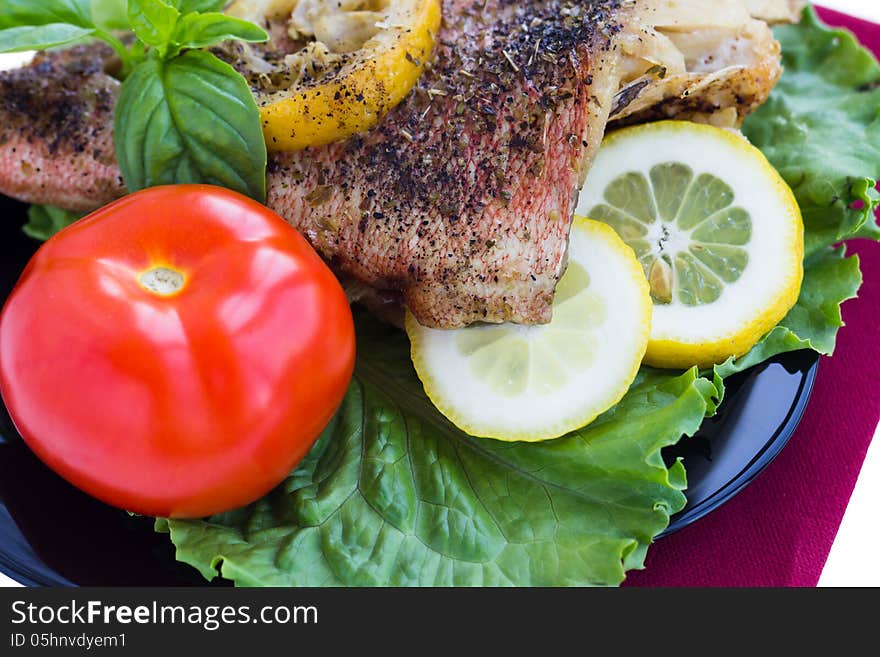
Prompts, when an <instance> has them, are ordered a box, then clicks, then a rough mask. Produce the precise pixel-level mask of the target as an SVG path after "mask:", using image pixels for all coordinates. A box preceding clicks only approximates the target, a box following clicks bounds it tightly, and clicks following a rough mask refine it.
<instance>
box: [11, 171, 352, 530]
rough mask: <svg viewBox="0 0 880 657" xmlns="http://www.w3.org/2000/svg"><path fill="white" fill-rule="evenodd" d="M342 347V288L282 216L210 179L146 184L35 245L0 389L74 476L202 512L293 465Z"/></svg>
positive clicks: (337, 395)
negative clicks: (155, 185) (206, 182)
mask: <svg viewBox="0 0 880 657" xmlns="http://www.w3.org/2000/svg"><path fill="white" fill-rule="evenodd" d="M354 353H355V338H354V326H353V321H352V315H351V310H350V308H349V305H348V302H347V300H346V297H345V293H344V292H343V290H342V287H341V286H340V285H339V283H338V282H337V280H336V278H335V277H334V276H333V274H332V273H331V272H330V270H329V269H328V268H327V266H326V265H325V264H324V262H323V261H322V260H321V259H320V258H319V257H318V255H317V254H316V253H315V252H314V251H313V250H312V248H311V247H310V246H309V245H308V244H307V243H306V241H305V240H304V239H303V238H302V237H301V236H300V235H299V233H297V232H296V231H295V230H293V229H292V228H291V227H290V226H289V225H287V224H286V223H285V222H284V221H283V220H282V219H281V218H280V217H279V216H278V215H276V214H275V213H273V212H272V211H270V210H269V209H267V208H265V207H264V206H262V205H260V204H258V203H256V202H254V201H251V200H250V199H247V198H245V197H243V196H240V195H238V194H235V193H233V192H230V191H227V190H224V189H220V188H216V187H208V186H202V185H185V186H183V185H182V186H171V187H160V188H155V189H150V190H147V191H144V192H140V193H137V194H133V195H131V196H128V197H126V198H124V199H122V200H120V201H117V202H116V203H114V204H112V205H109V206H107V207H106V208H103V209H102V210H99V211H97V212H95V213H94V214H92V215H91V216H89V217H87V218H85V219H83V220H81V221H79V222H77V223H76V224H74V225H73V226H71V227H70V228H68V229H66V230H64V231H62V232H61V233H59V234H58V235H56V236H55V237H53V238H52V239H51V240H49V241H48V242H47V243H46V244H45V245H44V246H43V247H42V248H41V249H40V250H39V251H38V252H37V254H36V255H35V256H34V258H33V260H32V261H31V262H30V264H29V265H28V267H27V269H26V270H25V272H24V274H23V275H22V278H21V280H20V281H19V283H18V285H17V287H16V288H15V290H14V292H13V293H12V295H11V296H10V298H9V300H8V302H7V304H6V307H5V309H4V310H3V314H2V316H0V393H2V395H3V399H4V401H5V402H6V405H7V407H8V409H9V412H10V415H11V416H12V419H13V421H14V422H15V425H16V427H17V428H18V430H19V431H20V433H21V435H22V436H23V437H24V439H25V441H27V443H28V445H29V446H30V447H31V448H32V449H33V451H34V452H35V453H36V454H37V455H38V456H39V457H40V458H41V459H42V460H43V461H44V462H45V463H46V464H48V465H49V466H50V467H51V468H52V469H54V470H55V471H56V472H58V473H59V474H60V475H61V476H63V477H64V478H66V479H67V480H68V481H70V482H71V483H73V484H74V485H76V486H78V487H79V488H81V489H83V490H85V491H86V492H88V493H90V494H92V495H94V496H95V497H97V498H99V499H101V500H103V501H105V502H107V503H109V504H112V505H115V506H118V507H120V508H123V509H127V510H129V511H134V512H137V513H141V514H145V515H152V516H161V517H174V518H192V517H202V516H207V515H210V514H214V513H218V512H221V511H226V510H229V509H233V508H237V507H240V506H242V505H245V504H247V503H249V502H252V501H253V500H255V499H257V498H259V497H261V496H262V495H264V494H266V493H267V492H269V491H270V490H271V489H272V488H273V487H275V486H276V485H278V484H279V483H280V482H281V481H282V480H283V479H284V478H285V477H286V476H287V475H288V474H289V473H290V471H291V470H292V469H293V468H294V466H295V465H296V464H297V463H298V462H299V461H300V460H301V459H302V458H303V457H304V456H305V455H306V453H307V452H308V451H309V449H310V448H311V446H312V445H313V444H314V442H315V440H316V438H317V437H318V436H319V434H320V432H321V431H322V430H323V429H324V427H325V426H326V425H327V423H328V422H329V421H330V419H331V417H332V416H333V413H334V412H335V411H336V409H337V407H338V406H339V404H340V403H341V401H342V399H343V396H344V395H345V392H346V389H347V387H348V383H349V381H350V379H351V375H352V370H353V366H354Z"/></svg>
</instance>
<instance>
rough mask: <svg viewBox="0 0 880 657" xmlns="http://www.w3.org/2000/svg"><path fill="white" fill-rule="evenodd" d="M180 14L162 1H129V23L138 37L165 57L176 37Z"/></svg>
mask: <svg viewBox="0 0 880 657" xmlns="http://www.w3.org/2000/svg"><path fill="white" fill-rule="evenodd" d="M178 20H180V12H179V11H178V10H177V9H176V8H174V7H172V6H171V5H169V4H168V3H167V2H162V0H129V3H128V22H129V23H130V25H131V29H132V30H134V33H135V34H136V35H137V37H138V38H139V39H140V40H141V41H143V42H144V43H146V44H147V45H149V46H153V47H154V48H156V49H158V50H159V53H160V54H161V55H162V56H163V57H164V56H165V54H166V52H167V49H168V46H169V45H170V44H171V41H172V38H173V36H174V30H175V28H176V27H177V21H178Z"/></svg>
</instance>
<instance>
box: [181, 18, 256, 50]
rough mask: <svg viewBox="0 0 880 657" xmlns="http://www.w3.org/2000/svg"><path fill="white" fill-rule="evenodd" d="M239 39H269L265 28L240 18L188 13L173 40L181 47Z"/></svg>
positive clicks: (209, 44) (248, 40)
mask: <svg viewBox="0 0 880 657" xmlns="http://www.w3.org/2000/svg"><path fill="white" fill-rule="evenodd" d="M229 39H237V40H239V41H247V42H249V43H260V42H263V41H267V40H268V39H269V35H268V34H266V32H265V30H263V29H262V28H260V27H257V26H256V25H254V24H253V23H251V22H249V21H245V20H241V19H240V18H233V17H231V16H224V15H223V14H215V13H208V14H188V15H186V16H184V17H183V18H181V19H180V22H179V23H178V24H177V29H176V30H175V32H174V37H173V40H174V42H175V44H176V45H178V46H179V47H181V48H205V47H207V46H213V45H215V44H217V43H220V42H222V41H227V40H229Z"/></svg>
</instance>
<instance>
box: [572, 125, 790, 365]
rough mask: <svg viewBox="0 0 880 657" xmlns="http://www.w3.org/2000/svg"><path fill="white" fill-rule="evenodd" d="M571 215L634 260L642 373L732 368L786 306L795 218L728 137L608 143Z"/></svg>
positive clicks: (745, 145) (643, 131) (767, 174)
mask: <svg viewBox="0 0 880 657" xmlns="http://www.w3.org/2000/svg"><path fill="white" fill-rule="evenodd" d="M578 212H579V213H582V214H586V215H588V216H590V217H591V218H592V219H596V220H599V221H602V222H605V223H607V224H608V225H610V226H612V227H613V228H614V230H615V231H617V233H618V234H619V235H620V236H621V238H622V239H623V240H624V241H625V242H626V243H627V244H629V245H630V246H631V247H632V248H633V250H634V251H635V252H636V256H637V257H638V259H639V262H640V263H641V265H642V268H643V270H644V272H645V275H646V277H647V279H648V281H649V283H650V286H651V295H652V298H653V301H654V320H653V327H652V330H651V341H650V343H649V344H648V351H647V354H646V356H645V362H646V363H647V364H649V365H653V366H655V367H667V368H686V367H691V366H693V365H699V366H700V367H711V366H712V365H715V364H718V363H722V362H724V361H725V360H727V359H728V358H729V357H731V356H741V355H743V354H745V353H746V352H748V351H749V350H750V349H751V348H752V347H753V346H754V345H755V344H756V343H757V342H758V340H760V339H761V337H763V336H764V335H766V334H767V332H769V331H770V330H771V329H773V327H775V326H776V325H777V324H778V323H779V322H780V320H782V318H783V317H784V316H785V315H786V314H787V313H788V311H789V310H791V308H792V306H794V304H795V302H796V301H797V298H798V294H799V292H800V287H801V283H802V281H803V257H804V227H803V222H802V220H801V214H800V209H799V208H798V205H797V201H795V198H794V195H793V194H792V192H791V190H790V189H789V187H788V186H787V185H786V184H785V182H784V181H783V180H782V178H781V177H780V176H779V174H778V173H777V172H776V170H775V169H773V167H772V166H771V165H770V163H769V162H768V161H767V159H766V158H765V157H764V156H763V154H762V153H761V152H760V151H759V150H758V149H757V148H755V147H753V146H752V145H751V144H749V142H748V141H746V139H745V138H744V137H742V136H740V135H738V134H736V133H733V132H730V131H727V130H722V129H720V128H714V127H711V126H705V125H698V124H695V123H687V122H680V121H663V122H659V123H653V124H648V125H644V126H638V127H635V128H627V129H625V130H621V131H619V132H616V133H613V134H611V135H610V136H609V137H608V138H607V139H606V140H605V142H604V143H603V145H602V148H601V149H600V152H599V154H598V155H597V157H596V161H595V163H594V164H593V168H592V169H591V171H590V175H589V176H588V178H587V181H586V184H585V186H584V188H583V190H582V192H581V196H580V201H579V203H578Z"/></svg>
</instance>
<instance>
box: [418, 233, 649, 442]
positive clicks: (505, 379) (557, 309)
mask: <svg viewBox="0 0 880 657" xmlns="http://www.w3.org/2000/svg"><path fill="white" fill-rule="evenodd" d="M569 258H570V262H569V265H568V270H567V272H566V273H565V275H564V276H563V277H562V280H561V281H560V282H559V286H558V288H557V291H556V300H555V302H554V304H553V321H552V322H551V323H550V324H547V325H545V326H518V325H513V324H497V325H475V326H470V327H468V328H464V329H459V330H454V331H442V330H437V329H429V328H425V327H424V326H421V325H420V324H419V323H418V322H417V321H416V319H415V318H414V317H413V316H412V315H411V314H407V318H406V330H407V333H408V334H409V337H410V341H411V343H412V359H413V363H414V364H415V367H416V371H417V372H418V375H419V378H420V379H421V380H422V383H423V384H424V386H425V392H427V394H428V396H429V397H430V398H431V401H433V402H434V405H435V406H437V408H438V409H439V410H440V412H441V413H443V414H444V415H445V416H446V417H447V418H449V419H450V420H451V421H452V422H453V423H454V424H455V425H456V426H458V427H459V428H460V429H462V430H463V431H465V432H467V433H468V434H470V435H472V436H478V437H484V438H496V439H499V440H507V441H528V442H535V441H540V440H549V439H552V438H558V437H559V436H562V435H565V434H566V433H569V432H570V431H573V430H575V429H579V428H581V427H584V426H586V425H587V424H589V423H590V422H592V421H593V420H594V419H595V418H596V417H597V416H598V415H599V414H601V413H603V412H604V411H606V410H608V409H609V408H611V407H612V406H614V405H615V404H616V403H617V402H619V401H620V399H621V398H622V397H623V396H624V394H626V391H627V389H628V388H629V386H630V384H631V383H632V382H633V380H634V379H635V376H636V373H637V372H638V370H639V365H640V363H641V360H642V357H643V356H644V354H645V348H646V347H647V344H648V337H649V333H650V325H651V298H650V294H649V292H648V285H647V282H646V281H645V278H644V276H643V275H642V269H641V267H640V266H639V263H638V262H637V261H636V258H635V256H634V255H633V252H632V249H630V248H629V247H627V246H626V245H625V244H624V243H623V242H622V241H621V240H620V238H619V237H618V236H617V235H616V234H615V233H614V231H613V230H611V229H610V228H609V227H608V226H605V225H604V224H601V223H598V222H595V221H588V220H586V219H581V218H576V219H575V223H574V228H573V229H572V235H571V245H570V255H569Z"/></svg>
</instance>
